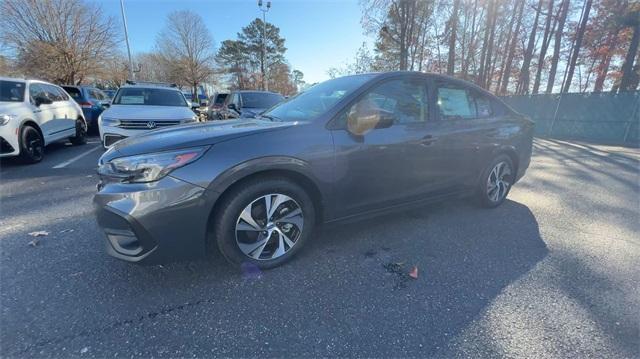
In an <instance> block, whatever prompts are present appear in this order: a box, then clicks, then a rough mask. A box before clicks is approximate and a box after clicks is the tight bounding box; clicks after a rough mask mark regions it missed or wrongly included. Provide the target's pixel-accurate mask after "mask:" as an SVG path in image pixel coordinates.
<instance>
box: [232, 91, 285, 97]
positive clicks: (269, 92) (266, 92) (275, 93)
mask: <svg viewBox="0 0 640 359" xmlns="http://www.w3.org/2000/svg"><path fill="white" fill-rule="evenodd" d="M234 92H236V93H264V94H273V95H278V96H282V95H281V94H279V93H277V92H271V91H262V90H237V91H234Z"/></svg>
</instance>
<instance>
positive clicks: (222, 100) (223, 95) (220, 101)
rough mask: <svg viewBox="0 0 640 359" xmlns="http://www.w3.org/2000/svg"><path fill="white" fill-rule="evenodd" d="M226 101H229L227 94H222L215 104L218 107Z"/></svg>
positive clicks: (217, 97)
mask: <svg viewBox="0 0 640 359" xmlns="http://www.w3.org/2000/svg"><path fill="white" fill-rule="evenodd" d="M226 99H227V94H226V93H221V94H218V96H216V101H215V102H214V103H215V104H216V105H222V103H224V100H226Z"/></svg>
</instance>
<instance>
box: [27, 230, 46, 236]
mask: <svg viewBox="0 0 640 359" xmlns="http://www.w3.org/2000/svg"><path fill="white" fill-rule="evenodd" d="M29 235H30V236H32V237H44V236H48V235H49V232H47V231H35V232H31V233H29Z"/></svg>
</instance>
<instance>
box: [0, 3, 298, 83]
mask: <svg viewBox="0 0 640 359" xmlns="http://www.w3.org/2000/svg"><path fill="white" fill-rule="evenodd" d="M0 13H2V14H3V15H2V16H0V40H2V45H1V46H0V74H3V75H9V76H11V75H13V76H29V77H36V78H40V79H45V80H49V81H52V82H55V83H59V84H83V83H92V84H97V85H98V86H100V87H105V88H117V87H119V86H121V85H123V84H124V83H125V81H126V80H128V79H129V77H130V75H129V74H130V73H131V72H133V73H134V76H135V77H136V79H137V80H139V81H153V82H167V83H175V84H177V85H179V86H180V87H182V88H191V89H192V91H193V92H194V93H195V89H196V88H197V86H198V85H199V84H203V83H207V84H214V85H220V84H222V83H223V82H226V83H228V85H229V86H228V87H230V88H232V89H266V88H268V89H269V90H272V91H276V92H280V93H282V94H284V95H292V94H295V93H296V92H297V89H298V87H299V86H301V85H302V84H303V83H304V81H303V76H304V75H303V74H302V72H300V71H297V70H292V69H291V67H290V65H289V64H288V63H287V61H286V58H285V53H286V50H287V49H286V47H285V39H283V38H282V37H281V36H280V30H279V29H278V27H276V26H275V25H273V24H269V23H267V24H266V41H265V45H266V46H265V51H262V49H263V48H262V39H263V38H262V36H263V29H264V26H263V25H264V24H263V23H262V20H260V19H256V20H254V21H252V22H251V23H250V24H249V25H247V26H246V27H244V28H242V30H241V31H240V32H239V33H238V38H237V39H235V40H225V41H223V42H222V45H221V47H220V49H218V48H217V46H216V43H215V41H214V39H213V36H212V35H211V32H210V31H209V29H208V28H207V26H206V25H205V23H204V20H203V19H202V17H201V16H200V15H199V14H198V13H196V12H193V11H190V10H181V11H174V12H172V13H170V14H169V15H168V16H167V18H166V20H165V26H164V28H163V29H162V31H161V32H160V33H158V34H157V36H156V41H155V46H154V48H153V50H152V51H149V52H144V53H137V54H134V56H133V58H134V60H133V63H134V65H133V67H134V68H131V69H130V68H129V62H128V59H127V57H126V56H125V55H124V52H123V51H122V50H121V49H122V45H123V41H122V40H123V36H122V33H121V32H120V28H121V24H120V23H119V22H118V21H116V19H114V18H113V17H111V16H107V15H105V13H104V11H103V10H102V8H101V7H100V6H99V5H97V4H95V3H88V2H83V1H81V0H3V1H2V2H0Z"/></svg>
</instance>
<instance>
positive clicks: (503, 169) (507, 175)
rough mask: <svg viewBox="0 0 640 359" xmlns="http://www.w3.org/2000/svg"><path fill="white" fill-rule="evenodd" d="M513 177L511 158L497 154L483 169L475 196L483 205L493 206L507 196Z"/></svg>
mask: <svg viewBox="0 0 640 359" xmlns="http://www.w3.org/2000/svg"><path fill="white" fill-rule="evenodd" d="M514 179H515V169H514V166H513V162H512V161H511V158H509V156H507V155H499V156H497V157H496V158H494V159H493V161H491V163H490V164H489V165H488V166H487V168H486V169H485V170H484V172H483V175H482V177H481V178H480V183H479V185H478V188H477V197H478V200H479V202H480V205H482V206H483V207H488V208H494V207H497V206H499V205H501V204H502V202H504V201H505V199H506V198H507V195H508V194H509V191H510V190H511V186H512V185H513V182H514Z"/></svg>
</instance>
